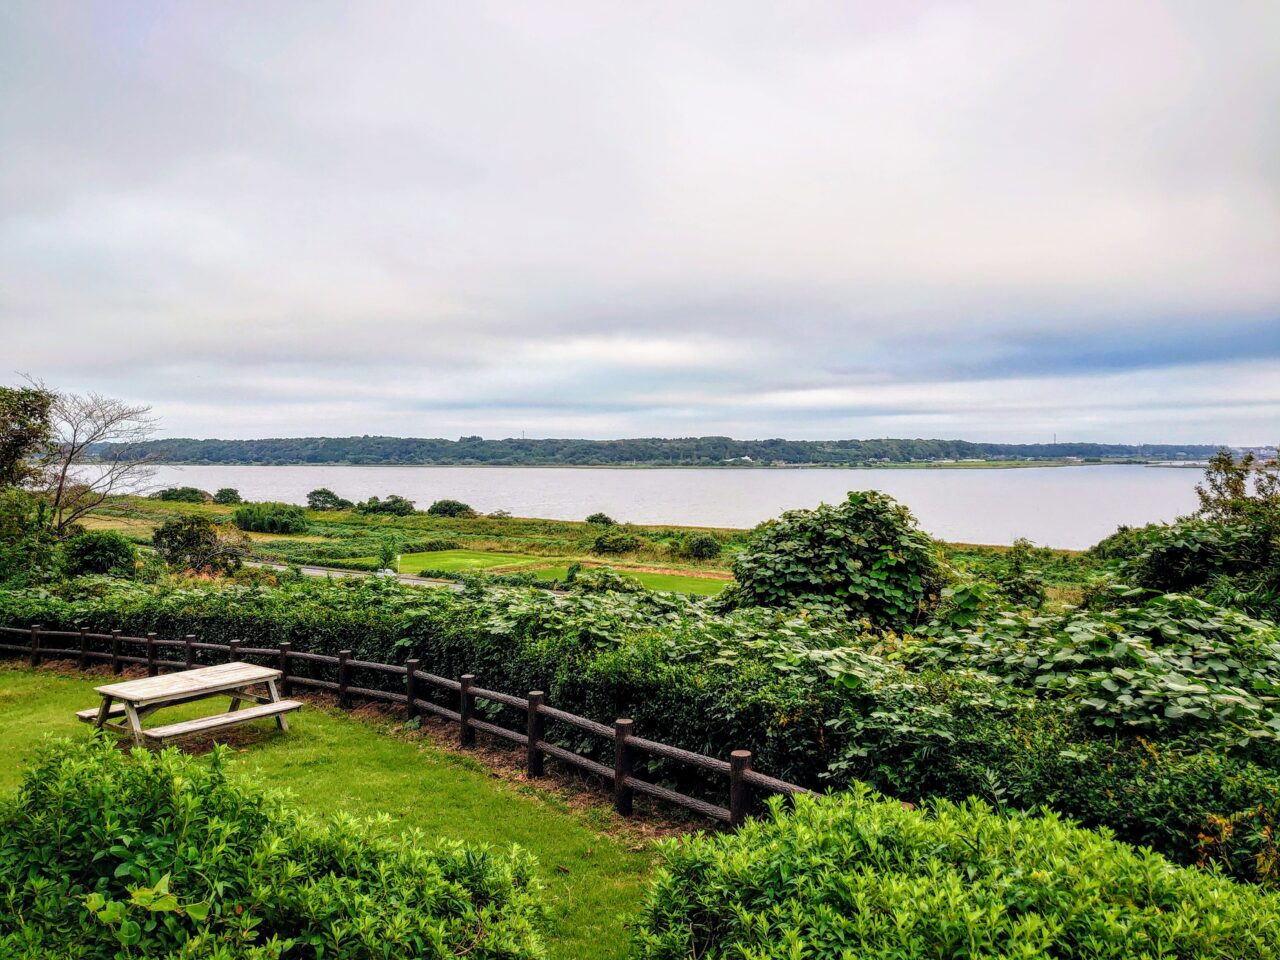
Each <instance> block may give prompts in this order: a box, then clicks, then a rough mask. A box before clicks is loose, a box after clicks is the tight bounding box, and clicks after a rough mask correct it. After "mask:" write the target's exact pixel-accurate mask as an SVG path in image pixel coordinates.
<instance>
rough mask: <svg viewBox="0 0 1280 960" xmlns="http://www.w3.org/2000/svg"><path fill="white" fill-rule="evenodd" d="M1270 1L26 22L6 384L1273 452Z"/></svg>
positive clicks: (397, 425)
mask: <svg viewBox="0 0 1280 960" xmlns="http://www.w3.org/2000/svg"><path fill="white" fill-rule="evenodd" d="M1278 57H1280V8H1277V7H1276V6H1275V5H1274V4H1272V3H1267V2H1265V0H1261V2H1248V0H1241V2H1237V3H1233V4H1230V5H1227V6H1221V5H1217V6H1209V5H1203V4H1198V3H1178V2H1155V0H1149V2H1146V0H1137V2H1133V3H1126V4H1112V3H1102V2H1093V3H1067V2H1063V3H1048V4H1019V3H1014V2H998V3H997V2H989V3H981V2H974V3H964V4H956V3H942V2H936V3H918V4H882V3H871V2H867V3H858V4H835V3H830V4H827V3H815V4H803V5H799V4H797V5H783V6H779V5H776V4H764V3H759V4H753V3H734V4H727V3H726V4H720V3H708V4H698V5H688V4H674V3H673V4H646V5H642V6H634V7H632V6H616V5H614V6H610V5H600V4H593V3H586V2H582V3H567V2H562V3H552V4H538V5H525V4H516V3H477V4H447V3H416V2H415V3H410V2H407V0H406V2H402V3H373V4H361V5H358V6H355V7H353V6H350V5H336V4H325V3H305V4H304V3H285V4H272V5H270V6H269V7H263V6H262V5H260V4H249V3H220V4H185V5H174V4H162V3H153V4H146V3H141V4H130V5H127V6H123V7H122V6H120V5H118V4H110V3H99V4H93V3H57V2H40V3H35V2H26V3H23V2H19V3H14V4H7V5H6V6H5V8H4V9H3V10H0V155H3V156H4V158H5V160H4V163H2V164H0V334H2V335H3V342H4V344H5V349H4V354H5V357H4V359H5V362H4V363H3V364H2V365H0V366H2V367H3V368H4V370H5V374H4V375H5V376H7V371H8V370H14V371H31V372H34V373H38V374H40V375H42V376H44V377H45V378H47V379H49V380H51V381H53V382H58V383H64V384H66V385H68V386H73V387H94V388H97V389H102V390H109V391H112V392H115V393H119V394H122V395H126V396H129V397H131V398H136V399H145V400H149V401H151V402H153V403H154V404H155V405H156V407H157V412H158V413H160V414H161V416H162V418H163V421H164V423H165V427H166V430H167V432H169V433H171V434H193V435H222V436H254V435H262V434H265V433H271V434H280V433H286V434H290V433H292V434H314V433H363V432H369V433H413V434H416V435H422V434H430V435H436V434H443V435H451V434H458V433H484V434H488V435H500V434H511V433H518V432H519V431H521V430H526V431H528V432H529V434H530V435H551V434H556V435H566V434H582V435H588V436H621V435H637V434H655V433H680V434H688V433H729V434H734V435H737V436H744V437H751V436H774V435H785V436H795V437H806V436H809V437H811V436H869V435H883V434H911V435H946V436H965V437H969V438H972V439H983V438H1007V439H1038V438H1041V437H1043V436H1044V435H1045V434H1047V433H1048V432H1051V431H1054V430H1056V431H1057V432H1058V433H1059V434H1060V435H1071V434H1072V432H1073V431H1074V435H1077V436H1080V437H1087V438H1090V439H1116V440H1135V439H1141V440H1151V441H1160V440H1175V441H1176V440H1205V441H1210V440H1224V441H1228V442H1260V441H1263V440H1267V439H1273V437H1272V435H1273V434H1274V432H1275V429H1276V424H1277V422H1280V416H1277V414H1278V413H1280V397H1278V396H1277V393H1276V389H1275V386H1274V385H1275V383H1276V382H1277V381H1278V380H1280V376H1277V374H1280V358H1278V354H1280V269H1277V268H1278V267H1280V176H1278V175H1277V171H1280V124H1277V122H1276V120H1275V118H1276V117H1277V116H1280V75H1278V74H1277V71H1276V70H1275V69H1274V64H1275V63H1276V62H1277V58H1278Z"/></svg>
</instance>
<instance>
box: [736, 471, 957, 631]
mask: <svg viewBox="0 0 1280 960" xmlns="http://www.w3.org/2000/svg"><path fill="white" fill-rule="evenodd" d="M733 573H734V577H735V578H736V579H737V581H738V589H737V593H736V598H737V602H738V604H739V605H741V606H759V607H783V606H787V605H789V604H792V603H795V602H797V601H817V602H821V603H827V604H832V605H836V606H839V607H843V608H844V609H845V610H846V611H847V612H848V613H849V614H850V615H851V616H854V617H866V618H867V619H869V620H871V621H872V622H873V623H875V624H877V625H880V626H885V627H890V628H893V629H905V628H909V627H911V626H912V625H914V624H915V623H916V622H917V621H918V620H919V619H920V617H921V615H922V614H924V613H925V612H926V611H927V610H928V608H930V607H932V606H933V605H934V604H935V603H936V602H937V600H938V598H939V592H940V591H941V588H942V585H943V583H944V581H945V568H944V566H943V564H942V561H941V558H940V555H939V551H938V548H937V545H936V544H935V543H934V542H933V541H932V540H931V539H930V538H929V537H928V535H926V534H925V533H924V532H923V531H922V530H920V528H919V527H918V526H916V519H915V517H913V516H912V515H911V511H909V510H908V509H907V508H906V507H904V506H902V505H901V504H900V503H898V502H897V501H896V500H894V499H893V498H892V497H890V496H888V495H886V494H883V493H878V492H876V491H874V490H863V491H855V492H852V493H850V494H849V496H848V497H847V498H846V499H845V501H844V502H843V503H839V504H836V505H834V506H832V505H830V504H825V503H824V504H822V505H821V506H820V507H818V508H816V509H814V510H790V511H788V512H786V513H784V514H783V515H782V516H781V517H779V518H778V519H777V520H770V521H769V522H768V523H765V524H763V525H761V526H760V527H758V528H757V529H756V531H755V533H754V534H752V537H751V540H750V541H749V542H748V543H747V546H746V549H744V550H743V552H742V553H741V554H739V555H738V557H737V559H736V560H735V561H734V564H733Z"/></svg>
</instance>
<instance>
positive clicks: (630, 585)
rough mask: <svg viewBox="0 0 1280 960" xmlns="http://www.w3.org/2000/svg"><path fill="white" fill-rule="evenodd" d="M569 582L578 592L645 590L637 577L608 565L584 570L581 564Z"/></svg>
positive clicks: (629, 591) (635, 591)
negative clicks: (612, 568) (629, 575)
mask: <svg viewBox="0 0 1280 960" xmlns="http://www.w3.org/2000/svg"><path fill="white" fill-rule="evenodd" d="M567 584H568V586H569V588H570V589H571V590H574V591H576V592H578V593H640V592H642V591H643V590H644V585H643V584H642V583H641V582H640V581H639V580H637V579H636V578H635V577H628V576H626V575H625V574H621V573H618V572H617V571H616V570H610V569H609V568H608V567H592V568H591V569H589V570H583V569H582V568H581V566H579V568H578V570H577V571H575V573H574V575H573V577H572V578H571V579H569V580H568V581H567Z"/></svg>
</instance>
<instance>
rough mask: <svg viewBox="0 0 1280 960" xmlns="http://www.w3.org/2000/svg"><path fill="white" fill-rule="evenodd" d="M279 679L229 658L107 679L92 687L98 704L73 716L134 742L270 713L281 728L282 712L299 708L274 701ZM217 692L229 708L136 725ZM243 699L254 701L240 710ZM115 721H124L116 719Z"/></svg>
mask: <svg viewBox="0 0 1280 960" xmlns="http://www.w3.org/2000/svg"><path fill="white" fill-rule="evenodd" d="M279 679H280V671H279V670H273V669H272V668H271V667H261V666H258V665H257V664H254V663H238V662H232V663H220V664H218V665H217V666H214V667H200V668H199V669H197V670H181V671H178V672H177V673H166V674H163V675H161V676H158V677H146V678H144V679H142V680H126V681H124V682H123V683H109V684H107V685H106V686H102V687H95V688H94V690H95V691H96V692H97V693H98V694H99V695H100V696H101V697H102V703H101V704H99V705H98V706H97V707H91V708H90V709H88V710H81V711H79V712H78V713H77V714H76V716H77V717H78V718H79V719H80V720H82V721H84V722H85V723H92V724H93V725H94V726H95V727H97V728H99V729H102V728H104V727H105V728H107V729H110V730H116V731H119V732H121V733H128V734H130V735H131V736H132V737H133V742H134V743H135V744H137V745H138V746H141V745H142V744H143V743H144V742H145V741H154V742H157V743H161V744H163V743H167V742H168V741H170V740H173V739H175V738H177V737H182V736H186V735H188V734H192V733H205V732H208V731H210V730H217V729H220V728H222V727H230V726H234V725H236V724H239V723H248V722H249V721H250V720H258V719H261V718H262V717H275V720H276V726H278V727H279V728H280V729H281V730H285V731H287V730H288V729H289V721H288V720H287V719H286V718H285V714H286V713H290V712H291V711H294V710H297V709H299V708H301V706H302V704H301V703H300V702H299V701H297V700H282V699H280V692H279V690H278V689H277V687H276V681H277V680H279ZM257 686H264V687H265V689H266V693H265V695H263V694H259V693H253V692H251V689H250V688H252V687H257ZM219 695H222V696H229V697H230V698H231V706H230V707H229V708H228V709H227V710H226V711H224V712H222V713H217V714H212V715H210V716H205V717H198V718H196V719H194V720H184V721H182V722H180V723H171V724H167V725H166V726H162V727H152V728H150V729H145V730H144V729H143V727H142V718H143V717H145V716H147V715H149V714H151V713H154V712H155V711H157V710H160V709H163V708H165V707H173V706H177V705H178V704H181V703H192V702H193V701H196V700H205V699H208V698H209V697H216V696H219ZM245 703H252V704H254V705H253V706H251V707H245V708H244V709H241V706H242V704H245ZM121 719H123V720H124V721H125V722H123V723H121V722H119V721H120V720H121ZM112 721H116V722H112Z"/></svg>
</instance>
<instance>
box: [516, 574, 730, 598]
mask: <svg viewBox="0 0 1280 960" xmlns="http://www.w3.org/2000/svg"><path fill="white" fill-rule="evenodd" d="M584 569H586V568H584ZM613 570H614V572H615V573H620V574H622V575H623V576H626V577H633V578H634V579H636V580H639V581H640V582H641V583H642V584H644V585H645V586H646V587H647V588H648V589H650V590H665V591H666V592H668V593H691V594H699V595H702V596H708V597H710V596H714V595H715V594H717V593H719V592H720V591H721V590H723V589H724V588H725V587H727V586H728V585H729V584H731V583H733V581H732V580H724V579H718V578H712V577H686V576H682V575H681V574H678V573H650V572H648V571H644V570H626V569H623V568H620V567H614V568H613ZM526 572H528V573H531V574H533V575H534V576H535V577H541V578H542V579H544V580H563V579H564V578H565V577H567V576H568V575H569V568H568V567H537V568H535V569H530V570H528V571H526Z"/></svg>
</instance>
